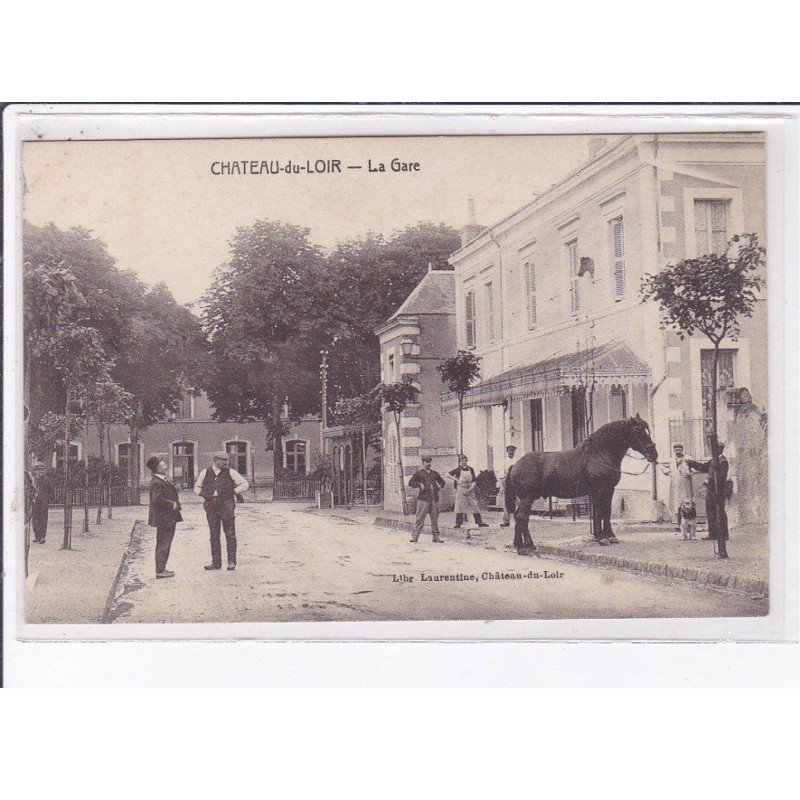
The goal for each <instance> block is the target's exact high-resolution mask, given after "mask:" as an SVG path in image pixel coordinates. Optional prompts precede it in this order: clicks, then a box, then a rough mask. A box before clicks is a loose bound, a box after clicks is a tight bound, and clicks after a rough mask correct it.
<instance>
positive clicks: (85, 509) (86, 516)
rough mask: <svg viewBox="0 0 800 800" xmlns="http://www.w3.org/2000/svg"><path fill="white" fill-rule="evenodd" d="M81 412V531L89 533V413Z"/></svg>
mask: <svg viewBox="0 0 800 800" xmlns="http://www.w3.org/2000/svg"><path fill="white" fill-rule="evenodd" d="M83 413H84V415H85V419H84V420H83V492H84V494H83V532H84V533H89V415H88V414H87V413H86V409H84V412H83Z"/></svg>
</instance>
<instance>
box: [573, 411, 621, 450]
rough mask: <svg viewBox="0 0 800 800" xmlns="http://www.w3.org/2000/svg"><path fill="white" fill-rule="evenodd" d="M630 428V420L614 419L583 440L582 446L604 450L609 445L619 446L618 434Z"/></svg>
mask: <svg viewBox="0 0 800 800" xmlns="http://www.w3.org/2000/svg"><path fill="white" fill-rule="evenodd" d="M629 428H630V419H628V418H627V417H626V418H625V419H615V420H614V421H613V422H607V423H606V424H605V425H601V426H600V427H599V428H598V429H597V430H596V431H595V432H594V433H592V434H590V435H589V436H587V437H586V438H585V439H584V440H583V446H592V445H593V446H594V447H597V448H604V447H607V446H609V445H618V444H620V434H621V433H622V432H623V431H626V430H628V429H629Z"/></svg>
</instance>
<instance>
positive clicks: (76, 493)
mask: <svg viewBox="0 0 800 800" xmlns="http://www.w3.org/2000/svg"><path fill="white" fill-rule="evenodd" d="M139 492H140V490H139V489H138V488H137V489H134V490H131V488H130V487H129V486H112V487H111V505H112V506H130V505H138V503H139ZM67 501H68V503H69V505H71V506H82V505H84V504H85V503H86V487H85V486H70V487H69V488H68V489H67ZM50 505H51V506H63V505H64V487H63V486H53V487H51V489H50ZM89 505H90V506H98V505H100V506H106V505H108V488H107V487H105V486H90V487H89Z"/></svg>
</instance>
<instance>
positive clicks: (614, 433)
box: [506, 414, 658, 556]
mask: <svg viewBox="0 0 800 800" xmlns="http://www.w3.org/2000/svg"><path fill="white" fill-rule="evenodd" d="M629 449H633V450H636V451H638V452H639V453H641V454H642V455H643V456H644V457H645V458H646V459H647V460H648V461H650V462H653V463H655V462H656V461H658V451H657V450H656V446H655V444H653V440H652V439H651V438H650V428H649V427H648V425H647V423H646V422H645V421H644V420H643V419H642V418H641V417H640V416H639V415H638V414H637V415H636V416H635V417H630V418H628V419H621V420H618V421H616V422H609V423H608V424H607V425H603V427H601V428H598V429H597V430H596V431H595V432H594V433H593V434H592V435H591V436H589V437H588V438H587V439H586V440H585V441H584V442H582V443H581V444H579V445H578V446H577V447H576V448H575V449H574V450H568V451H567V452H564V453H528V454H527V455H525V456H523V457H522V458H521V459H520V460H519V461H517V463H516V464H515V465H514V466H513V467H512V468H511V469H510V470H509V473H508V476H507V477H506V509H507V511H508V513H509V514H513V515H514V546H515V547H516V548H517V553H519V555H521V556H529V555H532V554H533V553H535V552H536V548H535V547H534V544H533V540H532V539H531V534H530V530H529V528H528V518H529V515H530V511H531V505H532V504H533V502H534V501H535V500H538V499H539V498H540V497H563V498H568V497H584V496H586V495H588V496H589V499H590V500H591V501H592V516H593V522H594V535H595V538H596V539H597V541H598V542H599V543H600V544H603V545H607V544H619V542H618V540H617V537H616V536H614V533H613V531H612V530H611V500H612V498H613V497H614V488H615V487H616V485H617V484H618V483H619V479H620V476H621V475H622V472H621V470H620V465H621V464H622V459H623V457H624V456H625V454H626V453H627V452H628V450H629ZM518 499H519V503H517V500H518Z"/></svg>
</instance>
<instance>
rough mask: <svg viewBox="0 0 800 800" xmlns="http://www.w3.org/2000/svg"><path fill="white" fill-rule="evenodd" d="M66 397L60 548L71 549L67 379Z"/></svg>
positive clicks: (68, 393)
mask: <svg viewBox="0 0 800 800" xmlns="http://www.w3.org/2000/svg"><path fill="white" fill-rule="evenodd" d="M66 390H67V397H66V401H65V403H64V541H63V542H62V544H61V549H62V550H71V549H72V513H71V512H72V509H71V507H70V504H71V498H70V496H69V395H70V392H69V381H67V386H66Z"/></svg>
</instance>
